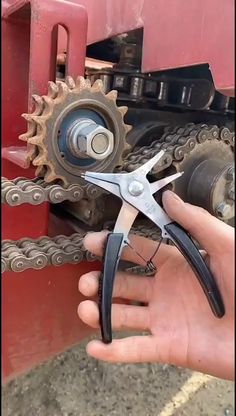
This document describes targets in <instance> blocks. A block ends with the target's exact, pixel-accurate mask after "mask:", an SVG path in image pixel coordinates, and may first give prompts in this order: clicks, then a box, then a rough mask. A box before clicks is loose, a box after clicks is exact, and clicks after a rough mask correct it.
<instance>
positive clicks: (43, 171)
mask: <svg viewBox="0 0 236 416" xmlns="http://www.w3.org/2000/svg"><path fill="white" fill-rule="evenodd" d="M46 171H47V170H46V168H45V166H44V165H43V166H38V167H37V169H36V171H35V176H37V177H38V178H44V176H45V175H46Z"/></svg>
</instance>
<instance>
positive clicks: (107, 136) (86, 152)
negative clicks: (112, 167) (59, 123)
mask: <svg viewBox="0 0 236 416" xmlns="http://www.w3.org/2000/svg"><path fill="white" fill-rule="evenodd" d="M67 143H68V146H69V148H70V150H71V152H72V154H73V155H74V156H76V157H91V158H93V159H96V160H103V159H105V158H106V157H107V156H109V155H110V154H111V153H112V151H113V149H114V136H113V133H112V132H111V131H109V130H108V129H106V128H105V127H103V126H100V125H98V124H96V123H95V122H94V121H93V120H90V119H84V120H82V121H79V122H77V123H75V124H74V125H73V126H72V128H71V130H70V133H69V135H68V139H67Z"/></svg>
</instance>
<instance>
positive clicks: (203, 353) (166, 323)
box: [78, 201, 234, 378]
mask: <svg viewBox="0 0 236 416" xmlns="http://www.w3.org/2000/svg"><path fill="white" fill-rule="evenodd" d="M179 204H180V203H179ZM181 204H182V205H181V207H178V206H177V208H178V209H177V208H176V212H174V208H175V207H174V205H173V204H172V205H171V207H172V211H173V212H172V213H171V212H170V211H171V208H170V207H168V206H167V208H169V212H168V213H169V215H170V216H172V218H173V219H174V220H176V221H178V222H179V223H180V224H181V225H182V226H185V228H186V229H187V230H188V231H189V232H191V234H192V235H193V237H194V238H195V239H196V240H198V241H199V243H200V244H201V245H202V246H203V247H204V248H205V249H206V250H207V252H208V255H207V256H206V261H207V262H208V264H209V267H210V269H211V272H212V274H213V275H214V277H215V279H216V281H217V284H218V286H219V289H220V292H221V294H222V297H223V300H224V304H225V309H226V313H225V316H224V317H223V318H222V319H218V318H216V317H215V316H214V315H213V313H212V311H211V309H210V306H209V304H208V302H207V300H206V297H205V294H204V292H203V290H202V288H201V286H200V284H199V282H198V280H197V278H196V276H195V274H194V273H193V272H192V270H191V268H190V267H189V265H188V263H187V262H186V261H185V259H184V257H183V256H182V255H181V254H180V253H179V251H178V250H177V249H176V248H175V247H170V246H165V245H161V247H160V249H159V251H158V254H157V256H156V257H155V260H156V264H155V265H156V267H157V269H158V271H157V273H156V275H155V277H153V278H148V277H140V276H135V275H127V274H124V273H118V275H117V277H116V280H115V286H114V297H118V298H121V299H125V300H129V301H139V302H142V303H144V304H145V306H137V305H133V304H128V305H127V304H117V303H114V304H113V307H112V326H113V329H116V330H124V329H127V330H135V331H136V330H141V331H142V332H143V331H147V332H149V333H150V335H145V336H131V337H127V338H123V339H116V340H114V341H113V342H112V344H110V345H104V344H102V343H101V342H100V341H92V342H90V343H89V344H88V347H87V351H88V353H89V354H90V355H92V356H94V357H95V358H99V359H102V360H106V361H111V362H117V361H118V362H122V361H123V362H144V361H160V362H162V363H170V364H174V365H178V366H183V367H188V368H191V369H194V370H198V371H202V372H207V373H209V374H212V375H216V376H218V377H223V378H224V377H226V378H231V377H232V376H233V365H232V363H233V353H234V346H233V338H234V333H233V331H234V264H233V260H234V233H233V229H232V228H231V227H229V226H226V225H225V224H223V223H221V222H220V221H218V220H216V219H215V218H213V217H211V216H210V215H209V214H208V213H206V212H205V211H202V210H199V209H198V208H197V207H192V206H190V205H188V204H184V203H183V202H182V201H181ZM177 205H178V204H177ZM167 211H168V209H167ZM171 214H172V215H171ZM181 215H182V217H181ZM206 232H207V234H206ZM104 238H105V236H104V234H103V233H94V234H91V235H89V236H88V238H87V242H85V244H86V246H87V248H88V249H90V250H91V251H93V252H94V253H95V254H99V255H101V254H102V246H103V241H104ZM131 242H132V246H133V247H138V248H139V252H140V253H141V254H142V256H143V257H145V258H149V257H150V253H153V252H154V251H155V248H156V243H155V242H153V241H150V240H147V239H144V238H141V237H137V236H135V237H134V238H133V241H132V240H131ZM123 258H124V259H125V260H128V261H137V256H136V254H135V252H133V251H132V250H131V249H126V250H124V252H123ZM98 276H99V272H90V273H88V274H87V275H84V276H82V277H81V280H80V285H79V289H80V291H81V292H82V293H83V294H84V295H85V296H94V295H96V293H97V290H98ZM78 313H79V316H80V318H81V319H82V320H83V321H84V322H85V323H87V324H88V325H90V326H92V327H95V328H97V327H99V314H98V308H97V304H96V303H95V302H92V301H84V302H82V303H81V304H80V305H79V310H78Z"/></svg>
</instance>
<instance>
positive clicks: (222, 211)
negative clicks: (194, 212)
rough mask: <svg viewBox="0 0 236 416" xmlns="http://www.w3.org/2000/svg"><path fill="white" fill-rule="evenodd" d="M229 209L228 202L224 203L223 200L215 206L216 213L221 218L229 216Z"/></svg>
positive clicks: (230, 208)
mask: <svg viewBox="0 0 236 416" xmlns="http://www.w3.org/2000/svg"><path fill="white" fill-rule="evenodd" d="M231 211H232V207H231V206H230V205H229V204H226V203H225V202H221V203H220V204H219V205H218V207H217V208H216V214H217V216H218V217H219V218H221V219H228V218H231V214H232V212H231Z"/></svg>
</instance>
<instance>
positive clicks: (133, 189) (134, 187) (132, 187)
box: [128, 181, 144, 196]
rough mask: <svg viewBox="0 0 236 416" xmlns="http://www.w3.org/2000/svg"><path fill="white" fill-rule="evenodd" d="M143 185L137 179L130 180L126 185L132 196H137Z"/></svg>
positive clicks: (141, 191)
mask: <svg viewBox="0 0 236 416" xmlns="http://www.w3.org/2000/svg"><path fill="white" fill-rule="evenodd" d="M143 190H144V186H143V184H142V183H141V182H139V181H132V182H130V184H129V186H128V191H129V193H130V194H131V195H133V196H139V195H141V194H142V193H143Z"/></svg>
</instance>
